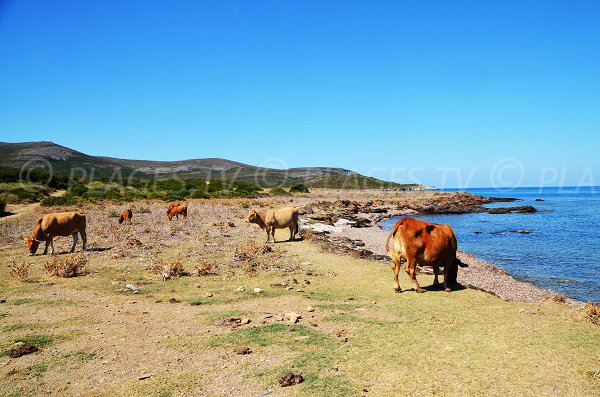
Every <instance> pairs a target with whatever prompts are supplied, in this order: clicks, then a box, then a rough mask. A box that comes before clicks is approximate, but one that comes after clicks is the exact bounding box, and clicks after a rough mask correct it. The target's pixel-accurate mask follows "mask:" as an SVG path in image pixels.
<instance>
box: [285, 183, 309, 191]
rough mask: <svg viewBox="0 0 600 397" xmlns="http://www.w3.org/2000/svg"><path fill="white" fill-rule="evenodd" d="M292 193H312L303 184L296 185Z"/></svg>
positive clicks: (292, 188) (291, 189)
mask: <svg viewBox="0 0 600 397" xmlns="http://www.w3.org/2000/svg"><path fill="white" fill-rule="evenodd" d="M290 193H310V191H309V190H308V188H307V187H306V186H305V185H304V184H303V183H296V184H295V185H294V186H292V187H291V188H290Z"/></svg>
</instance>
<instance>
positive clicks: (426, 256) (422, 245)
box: [385, 218, 465, 292]
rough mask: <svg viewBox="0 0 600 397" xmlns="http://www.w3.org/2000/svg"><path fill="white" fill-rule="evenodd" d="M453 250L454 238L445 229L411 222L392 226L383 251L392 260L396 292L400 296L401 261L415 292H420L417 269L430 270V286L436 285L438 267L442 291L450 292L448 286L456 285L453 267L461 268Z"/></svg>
mask: <svg viewBox="0 0 600 397" xmlns="http://www.w3.org/2000/svg"><path fill="white" fill-rule="evenodd" d="M390 239H392V248H391V250H390V246H389V242H390ZM456 249H457V243H456V237H455V236H454V231H453V230H452V228H451V227H450V226H449V225H438V224H435V223H429V222H422V221H419V220H416V219H413V218H403V219H401V220H400V221H399V222H396V224H395V225H394V227H393V229H392V231H391V233H390V234H389V235H388V238H387V241H386V243H385V250H386V252H387V253H388V255H389V256H390V258H392V271H393V272H394V287H395V290H396V292H402V289H401V288H400V284H399V283H398V273H399V272H400V268H401V261H402V260H405V261H406V269H405V271H406V273H407V274H408V275H409V277H410V279H411V280H412V283H413V285H414V287H415V290H416V291H417V292H424V291H423V289H422V288H421V287H420V286H419V282H418V281H417V277H416V275H415V271H416V267H417V265H419V266H431V267H433V273H434V275H435V279H434V281H433V284H434V285H438V284H439V281H438V274H439V270H440V267H443V268H444V290H445V291H446V292H450V291H451V289H450V285H453V284H456V276H457V271H458V267H457V266H465V265H464V264H463V263H462V262H460V261H459V260H458V259H457V258H456Z"/></svg>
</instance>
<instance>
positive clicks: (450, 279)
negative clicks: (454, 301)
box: [444, 258, 458, 292]
mask: <svg viewBox="0 0 600 397" xmlns="http://www.w3.org/2000/svg"><path fill="white" fill-rule="evenodd" d="M457 267H458V265H457V264H456V260H455V259H454V258H451V259H449V260H447V261H446V263H445V265H444V291H446V292H451V291H452V289H451V288H450V284H454V283H456V273H457Z"/></svg>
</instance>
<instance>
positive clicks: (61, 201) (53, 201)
mask: <svg viewBox="0 0 600 397" xmlns="http://www.w3.org/2000/svg"><path fill="white" fill-rule="evenodd" d="M40 204H41V205H42V206H44V207H54V206H64V205H75V204H77V199H75V198H74V197H73V196H71V195H69V194H65V195H63V196H58V197H52V196H51V197H46V198H45V199H43V200H42V202H41V203H40Z"/></svg>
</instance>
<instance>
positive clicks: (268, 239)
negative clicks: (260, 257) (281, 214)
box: [265, 226, 271, 244]
mask: <svg viewBox="0 0 600 397" xmlns="http://www.w3.org/2000/svg"><path fill="white" fill-rule="evenodd" d="M265 230H266V231H267V241H265V244H269V242H270V239H271V228H269V227H268V226H267V227H266V228H265Z"/></svg>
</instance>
